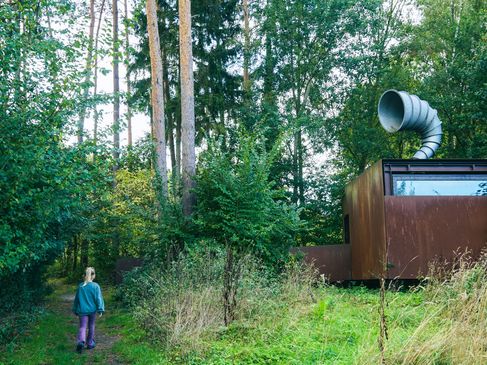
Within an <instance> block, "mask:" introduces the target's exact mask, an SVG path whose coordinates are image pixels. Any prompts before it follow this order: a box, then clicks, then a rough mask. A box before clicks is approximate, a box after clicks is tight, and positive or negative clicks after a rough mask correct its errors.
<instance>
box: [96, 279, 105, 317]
mask: <svg viewBox="0 0 487 365" xmlns="http://www.w3.org/2000/svg"><path fill="white" fill-rule="evenodd" d="M96 311H97V312H98V313H100V314H102V313H103V312H105V302H104V301H103V295H102V294H101V288H100V286H99V285H97V290H96Z"/></svg>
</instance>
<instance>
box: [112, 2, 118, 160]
mask: <svg viewBox="0 0 487 365" xmlns="http://www.w3.org/2000/svg"><path fill="white" fill-rule="evenodd" d="M112 14H113V125H112V126H113V159H114V160H115V169H117V168H118V160H119V158H120V78H119V67H118V64H119V62H120V56H119V53H118V50H119V41H118V1H117V0H113V1H112Z"/></svg>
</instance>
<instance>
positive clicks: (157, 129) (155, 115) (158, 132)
mask: <svg viewBox="0 0 487 365" xmlns="http://www.w3.org/2000/svg"><path fill="white" fill-rule="evenodd" d="M146 5H147V10H146V11H147V31H148V33H149V50H150V64H151V104H152V125H153V131H154V132H153V133H154V140H155V144H156V172H157V174H158V175H159V177H160V179H161V185H162V193H163V196H164V197H166V196H167V165H166V133H165V120H164V85H163V70H162V57H161V46H160V43H159V29H158V27H157V7H156V0H147V4H146Z"/></svg>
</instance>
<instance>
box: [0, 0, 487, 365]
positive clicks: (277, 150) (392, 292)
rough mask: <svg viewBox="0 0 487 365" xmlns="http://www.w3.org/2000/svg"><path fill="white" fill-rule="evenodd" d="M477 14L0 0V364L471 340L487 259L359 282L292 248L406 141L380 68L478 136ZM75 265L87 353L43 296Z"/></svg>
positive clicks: (207, 358) (482, 331)
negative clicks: (383, 102) (406, 282)
mask: <svg viewBox="0 0 487 365" xmlns="http://www.w3.org/2000/svg"><path fill="white" fill-rule="evenodd" d="M486 28H487V3H486V2H485V1H482V0H261V1H258V0H193V1H191V0H179V1H175V0H123V1H118V0H111V1H108V0H0V364H4V363H5V364H85V363H87V364H91V363H102V364H368V363H374V364H376V363H379V364H480V363H484V362H485V361H487V360H485V359H486V358H487V350H486V349H487V342H486V341H487V332H486V331H487V326H486V325H487V316H486V315H485V313H487V312H486V310H487V285H486V284H485V283H486V282H487V281H486V280H485V279H486V278H487V269H486V268H485V267H486V265H485V262H487V259H485V260H484V261H481V262H480V263H467V261H468V260H466V261H465V262H464V261H462V263H461V264H460V265H458V269H457V271H455V272H452V273H440V272H438V273H437V274H438V275H437V276H434V275H433V274H432V277H431V278H430V279H431V280H428V281H427V282H421V283H420V284H419V285H418V286H417V287H414V288H411V289H404V288H401V289H399V288H397V287H396V285H395V284H394V283H392V285H389V286H388V287H385V288H384V285H382V288H379V289H370V288H365V287H363V286H359V285H358V286H353V285H352V287H345V286H333V285H330V284H329V283H328V282H326V278H320V277H317V276H316V273H315V272H314V271H313V268H312V267H308V266H306V265H305V264H304V263H303V262H302V261H301V260H300V258H299V257H294V256H292V255H290V254H289V250H290V248H291V247H295V246H316V245H327V244H339V243H342V242H343V237H342V236H343V232H342V231H343V227H342V198H343V195H344V189H345V185H346V184H347V183H348V182H349V181H351V179H353V178H354V177H356V176H358V175H360V174H361V173H362V172H363V171H364V170H365V169H366V168H368V167H369V166H371V165H372V164H373V163H375V162H376V161H378V160H379V159H384V158H397V159H399V158H411V157H412V155H413V154H414V152H415V151H416V150H417V149H418V146H420V145H421V139H420V138H419V136H418V134H416V133H413V132H405V133H397V134H391V133H387V132H386V131H385V130H384V129H383V128H382V127H381V125H380V123H379V119H378V115H377V104H378V101H379V98H380V96H381V95H382V93H383V92H384V91H386V90H388V89H396V90H405V91H408V92H410V93H412V94H416V95H418V96H420V97H421V98H422V99H424V100H427V101H428V102H429V103H430V104H431V105H432V106H434V108H436V109H437V110H438V115H439V117H440V118H441V121H442V123H443V124H442V127H443V133H444V134H443V143H442V146H441V148H440V149H438V151H437V155H435V158H443V159H456V158H464V159H469V158H475V159H484V158H487V29H486ZM125 258H136V259H138V260H139V261H140V262H143V264H140V265H141V266H140V267H138V268H136V269H135V270H133V271H131V272H130V273H128V274H127V275H125V276H124V278H123V280H122V281H121V282H120V280H118V279H117V277H116V275H115V268H116V265H117V262H119V261H120V259H125ZM87 266H92V267H95V268H96V272H97V281H98V282H99V283H100V285H101V287H102V289H103V290H104V291H105V295H106V298H107V314H106V316H104V317H106V318H103V319H101V320H100V324H99V328H100V333H103V336H101V335H100V337H103V338H105V340H103V341H105V343H104V344H103V346H100V351H99V352H98V355H97V353H96V352H93V353H92V355H83V356H82V357H80V356H78V355H77V354H75V353H74V347H73V346H74V345H73V344H71V343H69V341H68V343H66V344H65V342H66V341H67V340H66V336H67V335H66V333H68V335H69V334H70V332H72V333H73V334H74V333H75V329H73V328H74V327H72V326H73V325H72V324H69V316H68V315H67V314H66V313H64V312H63V311H64V310H65V308H64V307H63V305H65V303H64V302H59V300H60V299H59V298H60V295H61V296H62V295H67V293H69V292H70V291H71V292H73V293H74V291H75V285H76V284H77V283H79V282H81V281H82V280H83V275H84V273H85V268H86V267H87ZM433 277H434V278H433ZM56 311H58V312H56ZM110 311H112V314H110ZM466 312H468V313H470V314H474V313H477V316H473V315H472V316H471V317H468V315H466V314H465V313H466ZM386 314H387V315H386ZM462 316H463V317H462ZM73 318H74V317H73ZM386 318H387V326H386V325H385V322H386ZM56 323H63V324H59V325H58V326H56ZM36 331H37V332H36ZM39 331H41V332H39ZM60 331H61V332H60ZM62 331H64V332H62ZM36 333H37V334H38V335H39V336H40V337H39V338H37V337H36V335H35V334H36ZM472 335H475V336H476V339H475V340H472V341H471V342H468V341H466V340H465V338H470V337H471V336H472ZM50 336H52V340H51V341H56V342H54V343H49V345H46V341H48V340H47V339H46V338H49V337H50ZM56 336H58V337H56ZM110 336H111V337H110ZM28 338H30V339H28ZM110 338H111V339H112V340H109V339H110ZM103 341H101V342H102V343H103ZM73 343H74V342H73ZM71 345H73V346H71ZM63 346H64V347H63ZM70 346H71V347H70ZM49 349H50V350H49ZM56 356H59V357H56ZM97 356H98V357H97ZM481 359H484V360H481Z"/></svg>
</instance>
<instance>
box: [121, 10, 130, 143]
mask: <svg viewBox="0 0 487 365" xmlns="http://www.w3.org/2000/svg"><path fill="white" fill-rule="evenodd" d="M123 5H124V10H125V75H126V76H125V79H126V81H127V134H128V136H127V138H128V140H127V144H128V145H129V146H130V147H131V146H132V110H131V109H130V105H129V102H128V100H129V98H130V95H131V89H130V73H129V53H130V52H129V47H130V44H129V27H128V19H129V10H128V6H127V0H124V1H123Z"/></svg>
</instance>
